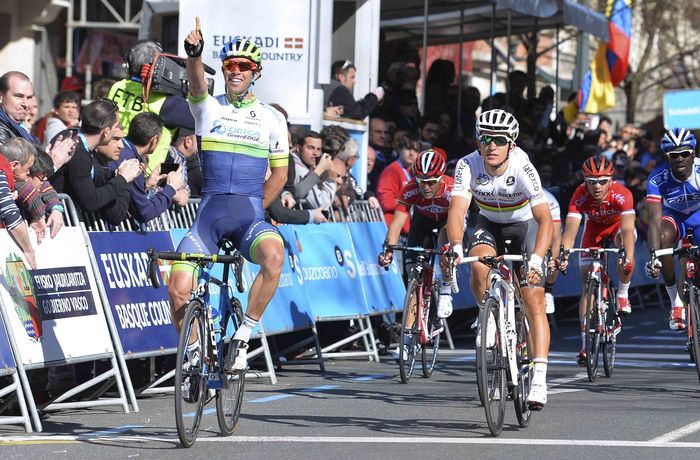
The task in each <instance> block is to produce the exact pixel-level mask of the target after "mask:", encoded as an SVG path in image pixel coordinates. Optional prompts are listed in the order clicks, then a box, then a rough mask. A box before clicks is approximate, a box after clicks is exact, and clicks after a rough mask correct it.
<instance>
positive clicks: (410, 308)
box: [399, 279, 421, 383]
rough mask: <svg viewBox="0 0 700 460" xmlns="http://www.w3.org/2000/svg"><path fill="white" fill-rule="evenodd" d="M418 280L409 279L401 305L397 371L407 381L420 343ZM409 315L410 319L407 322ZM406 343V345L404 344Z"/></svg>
mask: <svg viewBox="0 0 700 460" xmlns="http://www.w3.org/2000/svg"><path fill="white" fill-rule="evenodd" d="M418 289H419V287H418V281H416V280H415V279H413V280H411V282H410V283H409V285H408V289H407V290H406V299H405V301H404V305H403V318H402V319H401V343H399V373H400V374H401V381H402V382H403V383H408V381H409V380H410V379H411V375H412V374H413V369H414V368H415V366H416V354H417V353H418V350H419V347H420V346H421V345H420V334H419V333H418V332H419V331H418V317H417V315H416V310H417V306H418ZM409 316H410V317H411V321H410V323H409ZM405 344H408V346H405Z"/></svg>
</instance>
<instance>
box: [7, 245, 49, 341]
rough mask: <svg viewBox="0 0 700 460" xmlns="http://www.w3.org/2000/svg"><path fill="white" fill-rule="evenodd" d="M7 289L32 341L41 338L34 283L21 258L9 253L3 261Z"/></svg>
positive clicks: (39, 314)
mask: <svg viewBox="0 0 700 460" xmlns="http://www.w3.org/2000/svg"><path fill="white" fill-rule="evenodd" d="M5 275H6V278H7V283H8V286H7V289H8V291H9V292H10V296H11V297H12V301H13V303H14V305H15V312H16V313H17V316H18V318H19V320H20V321H21V322H22V324H23V325H24V330H25V331H26V332H27V335H28V336H29V338H30V339H31V340H32V341H33V342H38V341H40V340H41V336H42V333H43V330H42V324H41V311H40V310H39V309H38V308H37V306H36V296H35V295H34V284H33V283H32V277H31V276H30V274H29V270H28V269H27V267H26V266H25V265H24V262H22V258H21V257H19V256H18V255H16V254H13V253H10V255H9V256H7V259H6V261H5Z"/></svg>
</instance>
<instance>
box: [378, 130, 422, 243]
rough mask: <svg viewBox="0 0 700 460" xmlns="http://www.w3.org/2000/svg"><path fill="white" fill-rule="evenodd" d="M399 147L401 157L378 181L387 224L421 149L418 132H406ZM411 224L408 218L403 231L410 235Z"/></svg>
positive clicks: (386, 169)
mask: <svg viewBox="0 0 700 460" xmlns="http://www.w3.org/2000/svg"><path fill="white" fill-rule="evenodd" d="M398 147H399V157H398V158H397V160H396V161H394V162H393V163H391V164H390V165H389V166H387V167H386V168H385V169H384V171H382V174H381V175H380V176H379V182H378V183H377V198H378V199H379V204H380V205H381V207H382V211H384V220H385V221H386V223H387V225H390V224H391V219H392V218H393V217H394V210H395V209H396V206H397V204H398V199H399V196H400V195H401V190H403V187H404V185H406V184H407V183H408V181H410V180H411V177H412V174H411V166H413V162H414V161H415V159H416V157H417V156H418V153H419V152H420V149H421V143H420V139H419V138H418V136H417V135H416V134H413V133H409V134H406V135H405V136H404V137H403V138H401V140H399V143H398ZM409 226H410V219H406V223H405V224H404V226H403V228H402V230H401V233H402V234H404V235H408V230H409Z"/></svg>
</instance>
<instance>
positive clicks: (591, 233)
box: [578, 221, 637, 267]
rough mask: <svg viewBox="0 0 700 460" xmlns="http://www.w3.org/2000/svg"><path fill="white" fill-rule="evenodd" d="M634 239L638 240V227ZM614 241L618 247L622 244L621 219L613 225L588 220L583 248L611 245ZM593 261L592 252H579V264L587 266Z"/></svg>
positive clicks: (582, 242) (582, 239)
mask: <svg viewBox="0 0 700 460" xmlns="http://www.w3.org/2000/svg"><path fill="white" fill-rule="evenodd" d="M634 241H637V229H636V228H635V229H634ZM610 242H612V243H613V244H614V245H615V246H616V247H620V246H622V229H621V228H620V221H618V222H616V223H614V224H612V225H601V224H597V223H595V222H586V226H585V228H584V229H583V236H582V237H581V247H582V248H599V247H609V246H610ZM592 263H593V256H591V255H590V254H584V253H581V254H579V257H578V266H579V267H587V266H588V265H590V264H592Z"/></svg>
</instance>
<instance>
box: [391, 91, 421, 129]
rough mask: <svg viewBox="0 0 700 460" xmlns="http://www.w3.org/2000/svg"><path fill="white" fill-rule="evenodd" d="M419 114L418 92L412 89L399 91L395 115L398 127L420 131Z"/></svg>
mask: <svg viewBox="0 0 700 460" xmlns="http://www.w3.org/2000/svg"><path fill="white" fill-rule="evenodd" d="M419 115H420V113H419V112H418V98H417V97H416V92H415V91H413V90H410V89H406V90H402V91H399V94H398V100H397V105H396V107H395V109H394V117H393V118H394V122H396V129H397V130H404V131H408V132H410V133H418V117H419Z"/></svg>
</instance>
